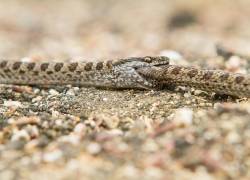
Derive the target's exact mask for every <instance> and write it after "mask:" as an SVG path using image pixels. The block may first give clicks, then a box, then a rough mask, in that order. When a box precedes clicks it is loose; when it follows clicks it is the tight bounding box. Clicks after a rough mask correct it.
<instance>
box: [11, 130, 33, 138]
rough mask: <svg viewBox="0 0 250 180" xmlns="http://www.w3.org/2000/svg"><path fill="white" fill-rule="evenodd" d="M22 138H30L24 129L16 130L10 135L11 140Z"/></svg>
mask: <svg viewBox="0 0 250 180" xmlns="http://www.w3.org/2000/svg"><path fill="white" fill-rule="evenodd" d="M21 139H24V140H26V141H28V140H30V136H29V134H28V132H27V131H25V130H20V131H19V130H17V131H16V132H14V133H13V135H12V137H11V141H18V140H21Z"/></svg>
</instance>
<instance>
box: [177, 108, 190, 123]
mask: <svg viewBox="0 0 250 180" xmlns="http://www.w3.org/2000/svg"><path fill="white" fill-rule="evenodd" d="M173 121H174V122H175V123H176V124H178V125H191V124H192V122H193V110H192V109H190V108H180V109H177V110H176V111H175V116H174V119H173Z"/></svg>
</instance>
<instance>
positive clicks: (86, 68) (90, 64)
mask: <svg viewBox="0 0 250 180" xmlns="http://www.w3.org/2000/svg"><path fill="white" fill-rule="evenodd" d="M92 66H93V63H92V62H88V63H87V64H86V65H85V66H84V70H85V71H91V69H92Z"/></svg>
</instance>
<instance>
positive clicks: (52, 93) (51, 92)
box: [49, 89, 59, 96]
mask: <svg viewBox="0 0 250 180" xmlns="http://www.w3.org/2000/svg"><path fill="white" fill-rule="evenodd" d="M49 93H50V95H52V96H57V95H59V92H58V91H56V90H55V89H50V90H49Z"/></svg>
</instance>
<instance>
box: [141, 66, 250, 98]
mask: <svg viewBox="0 0 250 180" xmlns="http://www.w3.org/2000/svg"><path fill="white" fill-rule="evenodd" d="M137 72H138V73H139V74H140V75H141V76H143V77H144V78H146V79H150V80H156V81H157V82H158V83H159V84H165V86H187V87H193V88H196V89H200V90H204V91H207V92H215V93H216V94H220V95H224V94H226V95H231V96H234V97H250V75H246V74H241V73H230V72H227V71H222V70H208V69H199V68H194V67H185V66H179V65H167V66H164V67H162V68H158V69H155V68H149V67H145V68H140V69H138V70H137Z"/></svg>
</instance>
